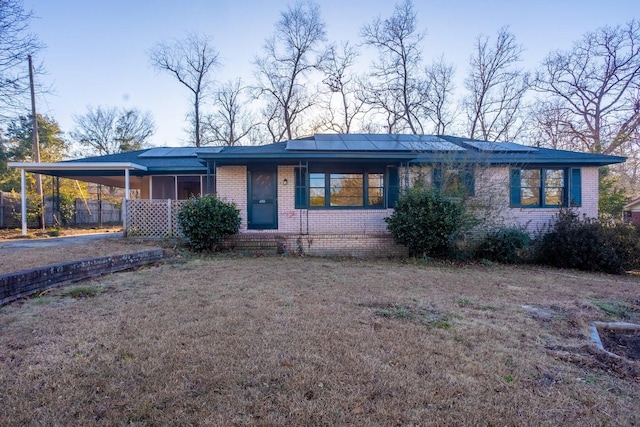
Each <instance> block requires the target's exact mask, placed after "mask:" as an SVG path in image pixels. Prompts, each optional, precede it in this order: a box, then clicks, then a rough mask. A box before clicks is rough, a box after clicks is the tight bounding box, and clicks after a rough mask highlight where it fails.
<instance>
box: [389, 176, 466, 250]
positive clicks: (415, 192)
mask: <svg viewBox="0 0 640 427" xmlns="http://www.w3.org/2000/svg"><path fill="white" fill-rule="evenodd" d="M385 221H386V222H387V228H388V229H389V231H390V232H391V234H392V235H393V238H394V240H395V241H396V243H399V244H402V245H405V246H406V247H407V248H408V249H409V255H411V256H442V255H445V254H446V253H447V251H448V249H449V245H450V243H451V242H452V241H453V239H454V237H455V236H456V234H457V233H458V232H459V231H460V229H461V228H462V225H463V223H464V209H463V206H462V204H461V203H459V202H456V201H454V200H451V199H448V198H446V197H444V196H443V195H442V194H441V193H440V192H439V191H437V190H435V189H429V188H426V187H422V186H416V187H413V188H410V189H409V190H407V191H406V192H404V193H403V194H401V195H400V197H399V198H398V201H397V202H396V206H395V210H394V212H393V214H391V216H390V217H388V218H385Z"/></svg>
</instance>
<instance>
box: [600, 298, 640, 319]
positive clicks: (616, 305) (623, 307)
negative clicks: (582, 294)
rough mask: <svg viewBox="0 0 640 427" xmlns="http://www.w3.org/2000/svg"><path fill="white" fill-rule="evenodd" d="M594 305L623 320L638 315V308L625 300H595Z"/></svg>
mask: <svg viewBox="0 0 640 427" xmlns="http://www.w3.org/2000/svg"><path fill="white" fill-rule="evenodd" d="M593 305H595V306H596V307H598V308H599V309H600V310H602V311H604V312H605V313H607V314H609V315H610V316H613V317H615V318H617V319H621V320H630V319H633V318H635V317H636V316H637V315H638V311H639V310H638V308H637V307H634V306H633V305H631V304H629V303H627V302H624V301H613V300H593Z"/></svg>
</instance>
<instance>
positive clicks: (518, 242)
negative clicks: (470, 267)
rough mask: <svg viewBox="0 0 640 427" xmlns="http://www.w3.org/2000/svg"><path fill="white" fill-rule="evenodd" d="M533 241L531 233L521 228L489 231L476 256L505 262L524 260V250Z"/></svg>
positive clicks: (511, 262)
mask: <svg viewBox="0 0 640 427" xmlns="http://www.w3.org/2000/svg"><path fill="white" fill-rule="evenodd" d="M530 243H531V237H530V236H529V233H527V232H526V231H525V230H522V229H520V228H501V229H498V230H494V231H491V232H489V233H488V234H487V235H486V237H485V238H484V239H483V240H482V242H481V243H480V245H479V246H478V249H477V252H476V256H477V257H479V258H483V259H488V260H490V261H496V262H501V263H505V264H516V263H519V262H523V261H524V252H525V250H526V249H527V247H528V246H529V244H530Z"/></svg>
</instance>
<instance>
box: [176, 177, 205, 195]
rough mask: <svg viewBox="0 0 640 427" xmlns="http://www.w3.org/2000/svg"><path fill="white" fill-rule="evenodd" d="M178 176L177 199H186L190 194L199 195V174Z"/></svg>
mask: <svg viewBox="0 0 640 427" xmlns="http://www.w3.org/2000/svg"><path fill="white" fill-rule="evenodd" d="M177 178H178V200H186V199H188V198H189V197H192V196H199V195H200V177H199V176H179V177H177Z"/></svg>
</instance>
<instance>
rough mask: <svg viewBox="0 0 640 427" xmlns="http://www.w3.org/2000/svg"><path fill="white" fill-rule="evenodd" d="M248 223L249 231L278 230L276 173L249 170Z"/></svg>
mask: <svg viewBox="0 0 640 427" xmlns="http://www.w3.org/2000/svg"><path fill="white" fill-rule="evenodd" d="M248 174H249V176H248V180H247V182H248V184H249V188H248V189H247V194H248V200H247V202H248V212H247V214H248V217H249V218H248V223H247V228H248V229H250V230H268V229H277V228H278V194H277V182H278V181H277V173H276V171H275V170H249V172H248Z"/></svg>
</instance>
